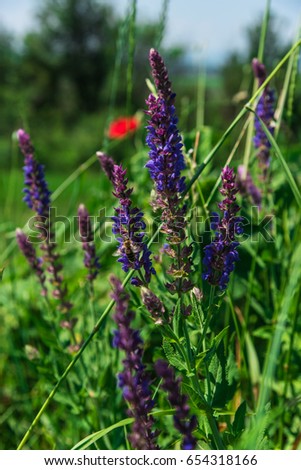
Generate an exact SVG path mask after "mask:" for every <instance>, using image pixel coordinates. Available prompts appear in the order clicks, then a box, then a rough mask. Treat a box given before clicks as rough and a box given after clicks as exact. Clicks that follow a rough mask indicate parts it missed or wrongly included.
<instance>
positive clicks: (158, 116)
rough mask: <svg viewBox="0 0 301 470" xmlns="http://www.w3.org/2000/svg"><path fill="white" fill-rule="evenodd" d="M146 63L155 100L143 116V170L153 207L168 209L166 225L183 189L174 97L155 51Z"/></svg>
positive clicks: (164, 69)
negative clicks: (152, 191)
mask: <svg viewBox="0 0 301 470" xmlns="http://www.w3.org/2000/svg"><path fill="white" fill-rule="evenodd" d="M149 60H150V65H151V68H152V74H153V77H154V80H155V85H156V88H157V92H158V96H157V97H155V96H154V95H152V94H150V95H149V97H148V99H147V101H146V104H147V106H148V111H146V114H148V116H149V117H150V120H149V122H148V126H147V131H148V133H147V138H146V143H147V145H148V146H149V148H150V152H149V161H148V163H147V164H146V167H147V168H148V169H149V172H150V176H151V178H152V179H153V180H154V183H155V188H156V193H157V195H156V200H155V201H154V203H153V204H154V207H161V208H162V209H163V211H164V210H166V209H167V211H166V213H165V212H163V214H164V215H166V219H167V220H166V222H167V223H168V221H169V222H170V220H169V218H170V216H169V214H168V209H169V210H170V211H171V214H172V213H173V209H175V207H176V206H177V205H178V200H179V194H180V193H181V192H183V191H184V189H185V178H184V177H182V176H181V171H182V170H184V169H185V162H184V156H183V153H182V147H183V144H182V141H181V137H180V134H179V131H178V128H177V122H178V119H177V116H176V114H175V106H174V101H175V96H176V95H175V94H174V93H172V91H171V83H170V81H169V79H168V72H167V69H166V67H165V64H164V62H163V59H162V57H161V56H160V54H159V53H158V52H157V51H156V50H155V49H151V50H150V54H149ZM171 214H170V215H171Z"/></svg>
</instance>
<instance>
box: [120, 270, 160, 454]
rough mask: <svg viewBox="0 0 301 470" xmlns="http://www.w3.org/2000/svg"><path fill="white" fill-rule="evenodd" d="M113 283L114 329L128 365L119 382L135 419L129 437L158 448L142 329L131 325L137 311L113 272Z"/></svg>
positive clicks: (139, 446)
mask: <svg viewBox="0 0 301 470" xmlns="http://www.w3.org/2000/svg"><path fill="white" fill-rule="evenodd" d="M111 283H112V285H113V294H112V298H113V299H114V300H115V302H116V309H115V315H114V320H115V322H116V324H117V328H118V329H117V330H116V331H115V332H114V339H113V346H114V347H116V348H119V349H121V350H123V351H124V352H125V359H124V360H123V361H122V362H123V365H124V369H123V372H121V373H120V374H118V386H119V387H120V388H121V389H122V391H123V397H124V399H125V400H126V401H127V402H128V404H129V407H130V409H129V411H128V414H129V416H132V417H133V418H134V419H135V421H134V423H133V426H132V432H131V434H130V436H129V441H130V443H131V444H132V446H133V448H134V449H138V450H153V449H157V445H156V443H155V437H156V433H155V432H153V431H152V426H153V423H154V420H153V418H152V416H149V412H150V411H151V410H152V408H153V406H154V402H153V400H152V396H151V390H150V378H149V376H148V374H147V372H146V371H145V366H144V365H143V362H142V356H143V341H142V339H141V337H140V334H139V332H138V331H137V330H134V329H132V328H131V322H132V321H133V319H134V317H135V314H134V312H133V311H131V310H129V295H128V294H127V293H126V292H125V290H124V288H123V286H122V284H121V282H120V281H119V279H117V278H116V277H115V276H111Z"/></svg>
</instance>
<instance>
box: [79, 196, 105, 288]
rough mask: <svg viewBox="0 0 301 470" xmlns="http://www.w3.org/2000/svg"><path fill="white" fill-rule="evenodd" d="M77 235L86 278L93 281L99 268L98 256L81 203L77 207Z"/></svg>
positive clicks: (87, 216)
mask: <svg viewBox="0 0 301 470" xmlns="http://www.w3.org/2000/svg"><path fill="white" fill-rule="evenodd" d="M77 214H78V225H79V236H80V239H81V242H82V248H83V251H84V254H85V255H84V265H85V266H86V268H87V269H88V275H87V279H88V281H89V282H91V283H92V282H93V281H94V279H95V278H96V276H97V274H98V273H99V270H100V263H99V258H98V256H96V250H95V244H94V235H93V231H92V226H91V221H90V217H89V213H88V211H87V209H86V207H85V206H84V205H83V204H81V205H80V206H79V208H78V212H77Z"/></svg>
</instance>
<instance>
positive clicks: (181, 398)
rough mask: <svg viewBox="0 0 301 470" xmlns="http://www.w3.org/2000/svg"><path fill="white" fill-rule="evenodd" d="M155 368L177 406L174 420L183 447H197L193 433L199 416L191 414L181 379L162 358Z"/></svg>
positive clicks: (163, 385) (185, 448) (172, 402)
mask: <svg viewBox="0 0 301 470" xmlns="http://www.w3.org/2000/svg"><path fill="white" fill-rule="evenodd" d="M155 370H156V373H157V375H158V376H159V377H160V378H162V384H161V387H162V388H163V390H165V391H166V392H167V393H168V400H169V402H170V404H171V406H172V407H173V408H175V414H174V417H173V421H174V426H175V429H176V430H177V431H179V432H180V433H181V434H182V436H183V440H182V449H183V450H192V449H195V447H196V442H197V441H196V439H195V437H194V436H193V435H192V433H193V431H194V430H195V429H196V427H197V418H196V416H195V415H193V416H191V417H190V416H189V411H190V407H189V405H188V397H187V396H186V395H183V394H182V393H181V390H180V383H181V379H180V378H175V374H174V370H173V369H172V367H170V366H169V365H168V364H167V362H166V361H163V360H161V359H159V360H158V361H157V362H156V364H155Z"/></svg>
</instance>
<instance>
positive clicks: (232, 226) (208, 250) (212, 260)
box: [203, 166, 243, 290]
mask: <svg viewBox="0 0 301 470" xmlns="http://www.w3.org/2000/svg"><path fill="white" fill-rule="evenodd" d="M221 177H222V188H221V189H220V192H221V194H222V195H223V196H224V199H223V201H222V202H220V203H219V204H218V207H219V209H220V210H221V211H222V212H223V218H222V219H220V217H219V215H218V214H216V213H213V217H212V223H211V228H212V229H213V230H215V238H214V240H213V241H212V242H211V243H210V245H207V246H206V247H205V248H204V251H205V256H204V265H205V269H204V273H203V279H205V280H207V281H208V282H209V284H211V285H212V286H219V288H220V289H221V290H225V289H226V288H227V285H228V282H229V278H230V274H231V272H232V271H233V270H234V266H235V262H236V261H237V260H238V259H239V257H238V252H237V250H236V248H237V247H238V245H239V243H238V242H237V241H235V237H236V235H240V234H241V233H242V232H243V230H242V227H241V224H240V223H241V221H242V219H241V217H237V216H236V214H237V212H238V211H239V209H240V207H239V206H238V205H237V203H236V196H235V195H236V193H237V192H238V188H237V186H236V182H235V173H234V171H233V169H232V168H229V167H228V166H226V167H225V168H224V169H223V170H222V174H221Z"/></svg>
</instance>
